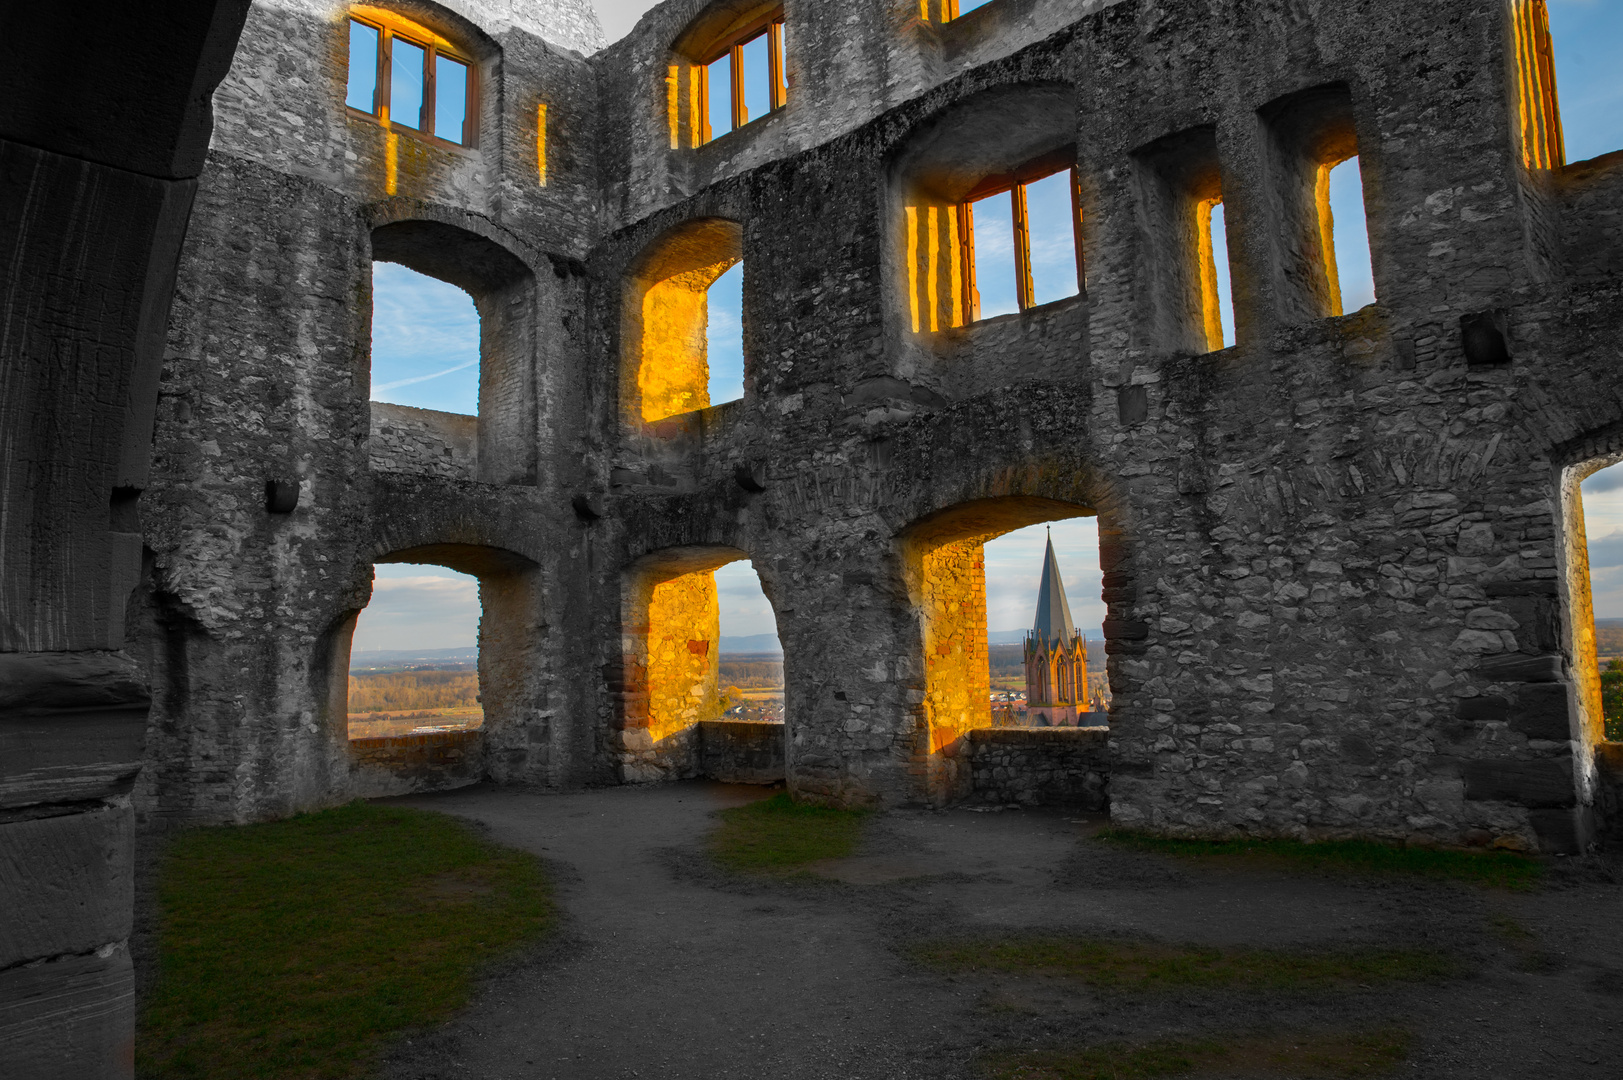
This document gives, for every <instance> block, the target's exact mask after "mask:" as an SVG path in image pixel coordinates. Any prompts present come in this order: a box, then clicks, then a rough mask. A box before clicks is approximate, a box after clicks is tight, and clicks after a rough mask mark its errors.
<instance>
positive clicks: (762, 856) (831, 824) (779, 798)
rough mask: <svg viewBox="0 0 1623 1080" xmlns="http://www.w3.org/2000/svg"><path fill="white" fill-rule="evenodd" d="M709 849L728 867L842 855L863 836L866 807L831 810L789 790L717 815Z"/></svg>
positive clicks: (758, 867) (797, 865) (787, 864)
mask: <svg viewBox="0 0 1623 1080" xmlns="http://www.w3.org/2000/svg"><path fill="white" fill-rule="evenodd" d="M718 816H719V817H720V818H721V824H720V825H719V826H717V828H716V830H715V831H714V832H712V833H711V834H710V854H711V855H712V856H713V857H714V858H715V859H716V861H717V862H719V863H721V864H722V865H723V866H725V867H727V868H728V869H729V870H738V871H744V872H755V873H761V872H766V873H772V872H778V873H781V872H784V871H793V870H798V869H801V868H803V867H804V866H805V865H806V864H807V863H813V862H817V861H819V860H821V859H842V858H844V857H846V856H847V855H850V854H851V853H852V852H853V851H855V850H856V846H857V842H858V841H859V840H860V839H862V826H863V823H864V821H865V820H866V819H867V817H868V811H866V810H835V809H831V808H829V807H826V806H808V805H803V804H801V803H797V802H795V801H794V800H793V799H791V798H790V797H789V795H788V793H787V792H779V793H778V794H776V795H774V796H772V797H771V798H769V799H762V800H761V801H760V802H753V803H750V804H749V805H748V806H735V807H733V808H732V809H730V810H723V811H721V813H720V814H719V815H718Z"/></svg>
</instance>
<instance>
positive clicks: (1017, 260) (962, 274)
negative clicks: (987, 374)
mask: <svg viewBox="0 0 1623 1080" xmlns="http://www.w3.org/2000/svg"><path fill="white" fill-rule="evenodd" d="M1066 171H1069V172H1070V174H1071V229H1072V236H1073V238H1074V240H1075V242H1076V291H1077V295H1078V296H1085V295H1087V291H1088V285H1087V262H1086V259H1085V257H1084V255H1083V251H1082V184H1081V173H1080V171H1079V170H1078V169H1077V166H1076V164H1075V163H1074V162H1073V161H1071V160H1070V154H1069V153H1068V152H1067V153H1062V154H1058V155H1049V156H1047V157H1042V158H1039V159H1037V160H1036V161H1033V162H1031V163H1029V164H1027V165H1025V166H1022V167H1021V168H1019V169H1016V170H1015V171H1013V172H1009V173H1001V174H999V175H997V176H989V177H987V178H986V179H985V180H983V181H981V182H980V183H979V184H977V185H976V186H975V187H974V188H973V189H971V190H970V192H969V194H967V195H965V196H964V197H963V198H962V199H961V200H960V201H959V203H958V208H957V213H958V269H959V275H958V280H959V281H960V282H962V283H963V306H964V322H965V323H966V324H967V323H974V322H980V321H981V294H980V289H978V288H977V287H976V281H975V204H976V203H978V202H981V201H982V200H985V199H990V198H993V197H995V196H998V195H1002V194H1005V193H1008V195H1009V197H1010V202H1011V204H1012V206H1011V209H1012V211H1013V212H1012V214H1011V215H1010V216H1011V217H1012V218H1013V221H1014V273H1015V282H1014V286H1015V296H1016V298H1017V300H1018V301H1019V304H1020V310H1021V311H1022V312H1025V311H1030V310H1031V309H1032V308H1034V307H1037V306H1039V305H1038V304H1037V302H1036V287H1035V285H1034V284H1033V282H1032V277H1031V220H1030V216H1029V211H1028V209H1027V205H1026V187H1027V186H1028V185H1030V184H1034V183H1036V182H1037V181H1038V180H1046V179H1048V178H1049V177H1050V176H1057V175H1059V174H1060V173H1062V172H1066ZM1055 302H1057V301H1055Z"/></svg>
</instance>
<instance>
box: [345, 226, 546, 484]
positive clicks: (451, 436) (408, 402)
mask: <svg viewBox="0 0 1623 1080" xmlns="http://www.w3.org/2000/svg"><path fill="white" fill-rule="evenodd" d="M372 257H373V259H374V260H375V261H374V263H373V290H374V291H373V356H372V365H373V366H372V373H371V382H372V391H371V397H372V399H373V401H374V404H373V406H372V445H371V457H372V467H373V468H374V469H378V470H382V471H389V472H411V473H428V474H431V475H438V476H445V477H448V478H458V479H474V480H479V481H482V482H484V483H491V484H533V483H535V480H536V437H535V413H536V409H537V407H538V406H537V403H536V386H535V378H534V371H535V360H536V353H537V350H538V348H539V344H538V341H537V330H536V310H535V276H534V275H533V274H532V273H531V272H530V269H529V267H528V266H526V265H525V264H524V263H523V262H522V261H521V260H520V259H518V258H517V257H516V256H515V255H513V254H512V252H510V251H508V250H507V248H505V247H503V246H502V245H500V244H498V243H496V242H495V241H493V240H490V239H488V238H487V237H485V236H481V235H479V234H476V233H473V232H470V231H468V230H466V229H461V228H457V227H455V226H452V225H447V224H443V223H441V222H436V221H423V220H409V221H399V222H393V223H391V224H388V225H382V226H379V227H378V228H377V229H374V230H373V232H372ZM470 298H471V303H470ZM470 414H477V417H478V419H477V420H474V419H472V418H471V415H470Z"/></svg>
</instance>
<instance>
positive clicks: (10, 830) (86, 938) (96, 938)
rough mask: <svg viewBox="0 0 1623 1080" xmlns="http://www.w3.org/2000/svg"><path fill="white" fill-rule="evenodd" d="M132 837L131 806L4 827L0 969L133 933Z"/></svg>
mask: <svg viewBox="0 0 1623 1080" xmlns="http://www.w3.org/2000/svg"><path fill="white" fill-rule="evenodd" d="M133 836H134V816H133V814H132V812H131V811H130V809H129V807H128V806H108V807H105V808H103V809H100V810H93V811H90V812H89V813H82V814H65V815H62V816H59V817H47V818H38V819H35V820H32V821H10V822H6V823H4V824H0V912H4V913H5V914H4V916H3V917H0V969H4V968H6V967H10V966H11V965H13V964H18V963H23V962H26V961H29V960H35V959H39V958H41V957H49V956H62V955H67V954H75V953H88V952H92V951H94V950H95V949H98V948H101V947H102V946H103V945H106V944H107V943H108V942H110V941H123V940H124V939H125V938H127V937H129V933H130V918H131V915H130V912H131V906H132V904H133V903H134V877H133V874H134V871H133V866H134V863H133V846H134V840H133Z"/></svg>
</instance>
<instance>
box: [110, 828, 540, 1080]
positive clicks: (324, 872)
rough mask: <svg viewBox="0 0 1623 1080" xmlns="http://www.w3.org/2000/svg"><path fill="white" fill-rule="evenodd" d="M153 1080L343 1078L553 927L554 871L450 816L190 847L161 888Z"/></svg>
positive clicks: (454, 1004) (235, 836)
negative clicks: (500, 959) (482, 968)
mask: <svg viewBox="0 0 1623 1080" xmlns="http://www.w3.org/2000/svg"><path fill="white" fill-rule="evenodd" d="M159 905H160V929H159V934H160V941H159V948H160V950H161V956H162V967H161V972H160V977H159V981H158V984H157V986H156V987H155V988H154V989H153V991H152V993H151V995H150V998H149V1000H148V1001H146V1002H145V1003H144V1006H143V1009H142V1014H141V1020H140V1027H139V1034H138V1037H137V1042H136V1045H137V1060H138V1064H139V1073H140V1075H141V1076H142V1077H149V1078H160V1077H161V1078H166V1080H167V1078H190V1077H223V1076H230V1077H267V1078H268V1077H276V1078H292V1077H297V1078H299V1080H318V1078H319V1080H329V1078H332V1080H342V1078H348V1077H360V1076H365V1075H368V1074H370V1072H371V1071H372V1069H373V1068H374V1066H375V1064H376V1062H377V1059H378V1056H379V1053H380V1051H381V1049H382V1046H383V1043H384V1040H385V1039H386V1038H387V1037H388V1036H389V1035H390V1034H392V1033H394V1032H397V1031H400V1030H402V1029H404V1028H411V1027H416V1026H419V1025H423V1024H429V1023H432V1022H434V1021H437V1020H441V1019H443V1018H445V1017H447V1016H449V1015H450V1014H451V1013H453V1012H455V1011H456V1010H457V1009H460V1008H461V1007H462V1006H464V1005H465V1004H466V1003H467V1001H468V994H469V990H470V985H471V982H472V977H473V974H474V972H475V969H476V968H477V967H478V965H479V964H480V963H481V962H482V961H485V960H487V959H490V958H492V957H495V956H498V955H500V954H502V953H504V952H507V951H509V950H511V949H513V948H514V947H515V946H517V945H519V944H521V943H524V942H528V941H531V940H534V939H536V938H537V937H539V936H540V935H542V934H543V933H545V932H546V931H547V930H549V929H550V928H551V926H552V925H553V922H554V918H555V915H554V907H553V903H552V900H551V896H550V892H549V889H548V886H547V882H546V879H545V878H544V876H543V873H542V868H541V864H540V863H539V861H538V860H536V859H535V858H533V857H532V856H530V855H528V854H525V853H524V852H519V851H513V850H511V849H508V848H502V847H498V846H496V845H495V844H492V843H490V842H489V841H486V840H484V839H482V838H481V837H479V836H478V835H476V834H475V833H474V832H473V831H472V830H471V829H469V828H468V826H466V825H465V824H463V823H461V822H459V821H457V820H456V819H454V818H451V817H447V816H445V815H443V814H435V813H429V812H427V811H422V810H412V809H407V808H405V807H393V806H389V807H385V806H373V805H370V804H367V803H361V802H357V803H351V804H350V805H348V806H344V807H340V808H338V809H336V810H327V811H323V812H321V813H316V814H304V815H301V816H299V817H295V818H292V819H290V820H287V821H280V822H275V823H273V824H266V825H250V826H246V827H241V828H230V827H225V828H210V829H198V830H196V831H193V832H188V833H184V834H182V835H180V836H178V837H177V838H176V839H175V840H174V842H173V843H172V844H171V845H170V848H169V850H168V853H167V855H166V857H165V860H164V863H163V867H162V872H161V878H160V884H159Z"/></svg>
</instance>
